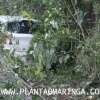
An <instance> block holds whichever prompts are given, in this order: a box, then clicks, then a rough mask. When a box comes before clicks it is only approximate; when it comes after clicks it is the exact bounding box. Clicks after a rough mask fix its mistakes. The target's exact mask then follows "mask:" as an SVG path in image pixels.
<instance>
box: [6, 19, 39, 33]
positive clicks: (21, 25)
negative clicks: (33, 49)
mask: <svg viewBox="0 0 100 100" xmlns="http://www.w3.org/2000/svg"><path fill="white" fill-rule="evenodd" d="M36 27H37V23H36V22H33V21H27V20H22V21H20V22H17V21H15V22H9V23H8V24H7V31H9V32H15V33H26V34H30V33H32V30H33V29H34V28H36Z"/></svg>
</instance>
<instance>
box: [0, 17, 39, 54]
mask: <svg viewBox="0 0 100 100" xmlns="http://www.w3.org/2000/svg"><path fill="white" fill-rule="evenodd" d="M37 25H38V21H37V20H34V19H27V18H24V17H21V16H0V28H1V31H2V33H6V34H8V35H9V38H7V39H6V43H5V44H4V49H9V50H10V51H14V52H15V55H20V56H23V55H26V52H27V50H28V48H29V47H30V42H31V40H32V37H33V33H32V32H33V30H34V29H36V27H37Z"/></svg>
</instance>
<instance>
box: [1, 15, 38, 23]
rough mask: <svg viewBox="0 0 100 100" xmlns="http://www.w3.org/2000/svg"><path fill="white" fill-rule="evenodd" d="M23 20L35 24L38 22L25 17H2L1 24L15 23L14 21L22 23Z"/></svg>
mask: <svg viewBox="0 0 100 100" xmlns="http://www.w3.org/2000/svg"><path fill="white" fill-rule="evenodd" d="M22 20H31V21H34V22H38V21H37V20H35V19H29V18H25V17H23V16H0V22H1V23H7V22H13V21H22Z"/></svg>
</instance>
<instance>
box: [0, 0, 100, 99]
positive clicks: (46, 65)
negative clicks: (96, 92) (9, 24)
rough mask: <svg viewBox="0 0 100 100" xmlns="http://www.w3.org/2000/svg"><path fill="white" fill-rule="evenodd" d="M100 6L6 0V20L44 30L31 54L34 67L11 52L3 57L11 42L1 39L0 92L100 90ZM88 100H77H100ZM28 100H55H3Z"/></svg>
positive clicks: (71, 0)
mask: <svg viewBox="0 0 100 100" xmlns="http://www.w3.org/2000/svg"><path fill="white" fill-rule="evenodd" d="M99 4H100V1H99V0H16V1H15V0H1V1H0V15H12V16H13V15H21V16H24V17H28V18H35V19H37V20H39V24H40V25H39V26H38V29H37V30H33V31H34V32H33V33H34V34H33V35H34V37H33V39H32V41H31V47H30V48H29V50H28V52H27V57H28V58H29V59H30V60H31V63H29V64H28V65H26V64H24V63H23V62H22V61H21V60H20V58H16V57H14V55H13V54H11V53H10V52H9V51H3V49H2V47H3V43H4V40H5V38H6V37H7V36H6V35H5V34H4V35H3V34H0V88H17V89H19V88H20V87H26V88H31V87H43V88H44V87H49V86H51V87H60V88H62V87H66V85H67V86H70V87H74V88H77V87H79V88H80V87H81V88H85V89H86V90H87V91H88V89H90V88H91V87H98V88H99V84H100V76H99V75H100V72H99V71H100V68H99V66H100V55H99V52H100V36H99V35H100V34H99V33H100V29H99V23H97V22H100V19H99V17H100V15H99V13H100V7H99ZM85 14H88V16H85ZM88 17H89V18H90V21H88ZM2 70H3V71H4V72H2ZM4 74H5V76H6V78H5V76H4ZM2 77H4V78H3V79H2ZM70 97H71V96H67V97H63V96H61V97H60V96H55V98H56V99H55V100H64V98H67V100H70ZM88 97H89V96H82V97H78V96H74V97H73V100H87V99H88V100H97V98H99V96H93V97H92V99H89V98H88ZM28 98H30V99H29V100H32V99H33V100H42V99H43V100H54V99H53V97H49V96H39V97H37V96H30V97H27V96H26V97H24V96H23V95H21V96H7V97H6V96H5V97H3V96H1V98H0V100H28Z"/></svg>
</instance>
